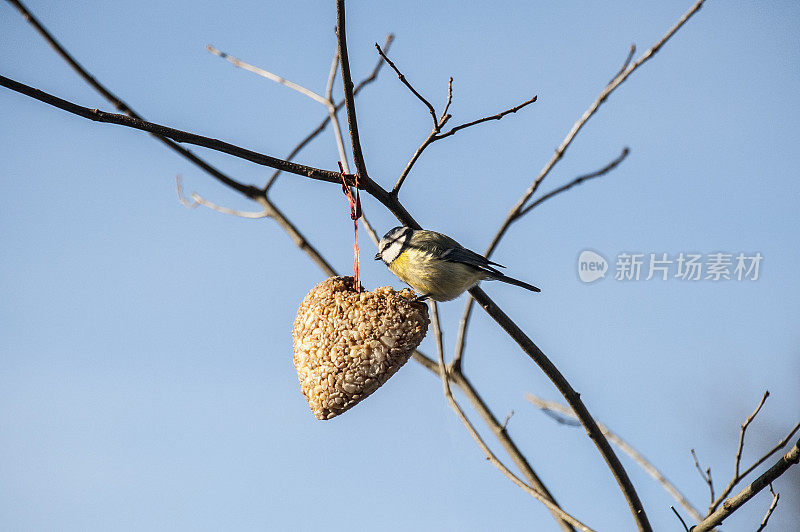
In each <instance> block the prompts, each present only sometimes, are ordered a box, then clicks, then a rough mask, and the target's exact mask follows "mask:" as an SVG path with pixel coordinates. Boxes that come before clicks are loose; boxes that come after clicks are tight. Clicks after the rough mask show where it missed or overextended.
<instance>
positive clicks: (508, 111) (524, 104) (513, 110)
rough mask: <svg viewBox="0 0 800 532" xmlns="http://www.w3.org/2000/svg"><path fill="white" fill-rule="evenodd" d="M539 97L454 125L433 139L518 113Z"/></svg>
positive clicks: (439, 138)
mask: <svg viewBox="0 0 800 532" xmlns="http://www.w3.org/2000/svg"><path fill="white" fill-rule="evenodd" d="M537 98H538V96H534V97H533V98H531V99H530V100H526V101H524V102H522V103H521V104H519V105H517V106H515V107H512V108H511V109H506V110H505V111H501V112H499V113H497V114H495V115H492V116H485V117H483V118H479V119H477V120H473V121H472V122H467V123H466V124H461V125H458V126H454V127H452V128H450V129H449V130H447V131H446V132H444V133H441V134H439V135H436V136H435V137H434V138H433V140H441V139H443V138H445V137H449V136H450V135H455V134H456V133H457V132H459V131H461V130H462V129H466V128H468V127H472V126H476V125H478V124H482V123H484V122H488V121H489V120H500V119H501V118H503V117H504V116H506V115H508V114H512V113H516V112H517V111H519V110H520V109H522V108H523V107H527V106H529V105H530V104H532V103H533V102H535V101H536V99H537Z"/></svg>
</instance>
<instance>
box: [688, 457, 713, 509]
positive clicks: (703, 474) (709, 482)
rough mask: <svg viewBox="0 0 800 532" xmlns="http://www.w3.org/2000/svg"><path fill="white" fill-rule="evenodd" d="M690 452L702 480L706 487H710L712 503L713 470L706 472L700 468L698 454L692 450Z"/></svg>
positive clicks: (708, 469) (706, 470) (708, 468)
mask: <svg viewBox="0 0 800 532" xmlns="http://www.w3.org/2000/svg"><path fill="white" fill-rule="evenodd" d="M689 452H691V453H692V458H693V459H694V467H695V469H697V472H698V473H700V478H702V479H703V480H704V481H705V483H706V485H708V490H709V491H710V492H711V502H712V504H713V502H714V481H713V480H712V479H711V468H710V467H707V468H706V469H705V471H703V468H702V467H700V461H699V460H698V459H697V453H695V452H694V449H690V450H689Z"/></svg>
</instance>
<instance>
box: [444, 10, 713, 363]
mask: <svg viewBox="0 0 800 532" xmlns="http://www.w3.org/2000/svg"><path fill="white" fill-rule="evenodd" d="M704 2H705V0H698V1H697V2H696V3H695V4H694V5H693V6H692V7H691V8H689V10H688V11H686V13H684V14H683V16H682V17H681V18H680V19H679V20H678V22H677V23H676V24H675V25H674V26H673V27H672V28H670V30H669V31H668V32H667V33H666V34H665V35H664V36H663V37H662V38H661V39H660V40H659V41H658V42H657V43H656V44H654V45H653V46H652V47H650V49H649V50H647V51H646V52H645V53H644V54H642V56H641V57H639V59H637V60H636V62H635V63H633V64H632V65H631V64H630V59H626V60H625V62H624V63H623V66H624V67H625V68H623V69H621V70H620V72H619V73H618V74H617V75H616V76H615V77H614V79H612V80H611V82H609V83H608V85H606V87H605V88H604V89H603V90H602V91H601V92H600V94H599V95H598V97H597V98H596V99H595V101H594V102H593V103H592V104H591V105H590V106H589V108H588V109H586V111H584V113H583V115H582V116H581V117H580V118H579V119H578V121H577V122H575V124H573V126H572V128H571V129H570V130H569V132H568V133H567V136H566V137H564V140H562V141H561V144H560V145H559V146H558V148H556V151H555V153H554V154H553V156H552V157H551V158H550V160H549V161H548V162H547V163H546V164H545V166H544V168H542V170H541V171H540V172H539V175H538V176H537V178H536V179H535V180H534V182H533V183H532V184H531V185H530V186H529V187H528V189H527V190H526V191H525V192H524V194H523V195H522V197H521V198H520V199H519V200H518V201H517V203H516V204H514V206H513V207H512V208H511V210H510V211H509V213H508V215H507V216H506V219H505V221H504V222H503V223H502V224H501V225H500V228H499V229H498V230H497V233H496V234H495V236H494V238H493V239H492V242H491V243H490V244H489V247H488V248H487V249H486V253H485V254H484V255H485V256H486V257H487V258H488V257H490V256H491V255H492V253H493V252H494V250H495V248H496V247H497V245H498V244H499V243H500V240H501V239H502V238H503V236H504V235H505V234H506V231H508V229H509V227H511V225H512V224H513V223H514V222H515V221H516V220H517V219H518V218H519V212H520V211H521V210H522V209H523V208H524V207H525V205H526V203H527V202H528V200H529V199H530V198H531V197H532V196H533V195H534V194H535V193H536V191H537V190H538V188H539V185H541V183H542V181H543V180H544V178H545V177H547V175H548V174H549V173H550V172H551V170H552V169H553V167H555V165H556V164H557V163H558V161H560V160H561V158H562V157H563V156H564V153H565V152H566V150H567V148H568V147H569V146H570V144H572V141H573V140H575V136H576V135H577V134H578V132H579V131H580V130H581V129H582V128H583V126H584V125H586V122H588V121H589V119H590V118H591V117H592V116H594V114H595V113H596V112H597V110H598V109H599V108H600V106H601V105H602V104H603V102H605V101H606V99H608V97H609V96H610V95H611V93H612V92H614V90H615V89H616V88H617V87H619V86H620V85H621V84H622V83H623V82H624V81H625V80H626V79H628V77H629V76H630V75H631V74H632V73H633V72H635V71H636V70H637V69H638V68H639V67H640V66H642V65H643V64H644V63H645V62H647V61H648V60H649V59H650V58H652V57H653V55H655V54H656V53H657V52H658V50H660V49H661V47H662V46H664V44H665V43H666V42H667V41H668V40H669V39H670V38H671V37H672V36H673V35H674V34H675V33H676V32H677V31H678V30H679V29H681V27H683V25H684V24H686V22H687V21H688V20H689V19H690V18H691V17H692V15H694V14H695V13H697V11H699V10H700V8H701V7H702V5H703V3H704ZM628 55H631V54H630V52H629V54H628ZM471 315H472V300H467V302H466V303H465V307H464V312H463V314H462V318H461V323H462V325H461V327H462V331H461V332H459V339H458V340H457V342H456V346H457V353H458V352H460V353H462V354H463V350H464V346H465V345H466V338H465V336H466V331H467V327H468V325H469V320H470V316H471ZM460 363H461V355H457V356H456V357H454V359H453V364H455V365H458V364H460Z"/></svg>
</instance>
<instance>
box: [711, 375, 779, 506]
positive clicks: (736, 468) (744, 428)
mask: <svg viewBox="0 0 800 532" xmlns="http://www.w3.org/2000/svg"><path fill="white" fill-rule="evenodd" d="M768 397H769V390H767V391H765V392H764V395H763V396H762V397H761V401H759V403H758V406H757V407H756V409H755V410H754V411H753V413H752V414H750V415H749V416H747V419H745V420H744V422H743V423H742V425H741V427H739V444H738V445H737V446H736V456H735V458H734V462H733V476H732V477H731V481H730V482H729V483H728V485H727V486H725V489H723V490H722V493H720V494H719V497H717V498H716V499H714V498H713V497H712V498H711V504H710V505H709V507H708V513H709V514H710V513H712V512H713V511H714V510H716V509H717V506H719V505H720V503H721V502H722V501H723V500H725V498H726V497H727V496H728V495H730V493H731V491H733V488H734V487H735V486H736V484H738V483H739V481H740V480H741V479H742V476H741V475H740V474H739V467H740V465H741V463H742V451H743V450H744V436H745V433H746V432H747V427H749V426H750V423H752V422H753V420H754V419H755V418H756V416H757V415H758V413H759V412H760V411H761V407H762V406H764V403H765V402H766V401H767V398H768Z"/></svg>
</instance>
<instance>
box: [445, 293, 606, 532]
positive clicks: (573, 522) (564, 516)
mask: <svg viewBox="0 0 800 532" xmlns="http://www.w3.org/2000/svg"><path fill="white" fill-rule="evenodd" d="M431 307H432V309H431V313H430V314H431V325H432V327H433V330H434V337H435V339H436V351H437V353H438V355H439V375H440V377H441V379H442V387H443V390H444V395H445V398H447V401H448V402H449V403H450V406H451V407H452V408H453V410H454V411H455V412H456V414H457V415H458V418H459V419H460V420H461V422H462V423H463V424H464V426H465V427H466V429H467V431H468V432H469V434H470V435H471V436H472V438H473V439H474V440H475V442H476V443H477V444H478V447H480V449H481V450H482V451H483V454H484V455H485V456H486V459H487V460H488V461H489V462H491V464H492V465H493V466H495V467H496V468H497V469H499V470H500V471H501V472H502V473H503V474H504V475H505V476H506V477H508V478H509V479H510V480H511V481H512V482H513V483H514V484H516V485H517V486H519V487H520V488H522V489H523V490H524V491H526V492H527V493H528V494H530V495H531V496H533V497H534V498H535V499H537V500H538V501H540V502H541V503H542V504H544V505H545V506H547V509H548V510H550V511H551V512H553V513H555V514H557V515H558V516H559V518H560V519H563V520H564V521H567V522H569V523H570V524H571V525H572V526H574V527H576V528H578V529H579V530H584V531H587V532H592V529H591V528H589V527H588V526H586V525H584V524H583V523H581V522H580V521H578V520H577V519H576V518H574V517H572V516H571V515H570V514H568V513H566V512H565V511H564V510H562V509H561V508H559V507H558V506H557V505H556V504H554V503H552V502H551V501H550V499H549V498H548V497H547V496H546V495H544V494H543V493H540V492H538V491H537V490H535V489H533V488H532V487H531V486H529V485H527V484H526V483H525V482H523V481H522V479H520V478H519V477H518V476H516V475H515V474H514V473H513V472H511V470H510V469H508V467H506V466H505V464H503V462H501V461H500V460H499V459H498V458H497V456H496V455H495V454H494V453H493V452H492V451H491V449H489V446H487V445H486V442H484V441H483V438H481V436H480V434H478V431H477V430H476V429H475V427H474V426H473V425H472V423H471V422H470V420H469V419H468V418H467V416H466V414H464V411H463V410H462V409H461V406H459V404H458V402H457V401H456V399H455V397H454V396H453V391H452V390H451V389H450V379H449V378H448V374H447V367H446V366H445V363H444V347H443V345H442V334H441V328H440V327H439V314H438V309H437V308H436V303H435V302H432V303H431Z"/></svg>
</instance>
